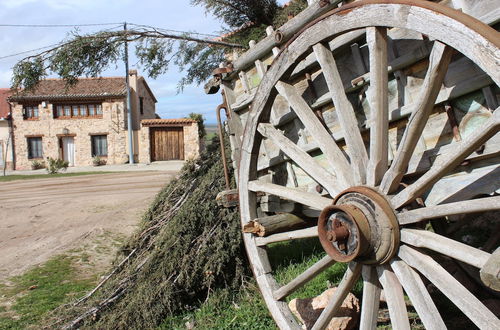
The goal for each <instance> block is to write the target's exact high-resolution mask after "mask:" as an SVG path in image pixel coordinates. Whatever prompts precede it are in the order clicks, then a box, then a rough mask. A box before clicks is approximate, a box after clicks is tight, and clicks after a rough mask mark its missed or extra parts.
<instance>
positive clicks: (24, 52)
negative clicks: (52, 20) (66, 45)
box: [0, 43, 62, 60]
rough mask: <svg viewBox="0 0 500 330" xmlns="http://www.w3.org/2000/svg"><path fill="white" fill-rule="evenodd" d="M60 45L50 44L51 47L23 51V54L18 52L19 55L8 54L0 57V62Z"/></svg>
mask: <svg viewBox="0 0 500 330" xmlns="http://www.w3.org/2000/svg"><path fill="white" fill-rule="evenodd" d="M61 44H62V43H57V44H52V45H48V46H44V47H40V48H35V49H30V50H25V51H23V52H19V53H15V54H10V55H5V56H1V57H0V60H3V59H5V58H9V57H15V56H19V55H23V54H28V53H32V52H36V51H38V50H44V49H47V48H51V47H56V46H59V45H61Z"/></svg>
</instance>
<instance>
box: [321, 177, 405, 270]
mask: <svg viewBox="0 0 500 330" xmlns="http://www.w3.org/2000/svg"><path fill="white" fill-rule="evenodd" d="M318 235H319V239H320V242H321V245H322V246H323V249H324V250H325V251H326V253H328V255H329V256H330V257H332V258H333V259H334V260H336V261H339V262H348V261H351V260H356V261H357V262H361V263H364V264H383V263H385V262H387V261H389V260H390V259H391V258H392V257H393V256H394V255H395V253H396V251H397V248H398V246H399V226H398V222H397V219H396V216H395V214H394V211H393V210H392V207H391V206H390V204H389V202H388V201H387V200H386V199H385V198H384V197H383V196H382V195H381V194H380V193H378V192H377V191H375V190H374V189H371V188H368V187H361V186H360V187H352V188H349V189H347V190H345V191H343V192H342V193H340V194H339V195H338V196H337V197H336V198H335V200H334V202H333V204H332V205H329V206H327V207H326V208H324V209H323V211H322V212H321V214H320V216H319V219H318Z"/></svg>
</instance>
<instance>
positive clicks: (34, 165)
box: [31, 160, 45, 170]
mask: <svg viewBox="0 0 500 330" xmlns="http://www.w3.org/2000/svg"><path fill="white" fill-rule="evenodd" d="M41 168H45V162H44V161H43V160H34V161H32V162H31V169H32V170H39V169H41Z"/></svg>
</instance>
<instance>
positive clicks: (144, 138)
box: [139, 126, 151, 164]
mask: <svg viewBox="0 0 500 330" xmlns="http://www.w3.org/2000/svg"><path fill="white" fill-rule="evenodd" d="M139 149H140V150H141V153H139V163H145V164H149V163H151V146H150V140H149V127H147V126H143V127H142V128H141V130H140V131H139Z"/></svg>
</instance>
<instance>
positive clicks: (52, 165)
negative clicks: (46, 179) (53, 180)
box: [47, 157, 69, 174]
mask: <svg viewBox="0 0 500 330" xmlns="http://www.w3.org/2000/svg"><path fill="white" fill-rule="evenodd" d="M47 164H48V165H47V172H49V174H56V173H58V172H59V171H60V170H64V171H66V169H67V168H68V165H69V162H67V161H65V160H62V159H59V158H57V159H54V158H51V157H47Z"/></svg>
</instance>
